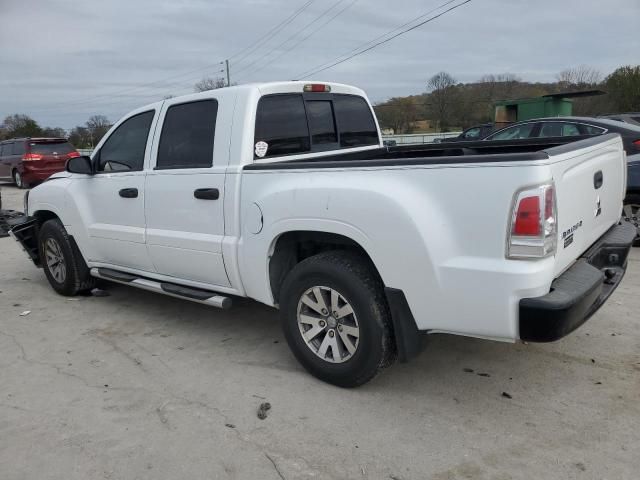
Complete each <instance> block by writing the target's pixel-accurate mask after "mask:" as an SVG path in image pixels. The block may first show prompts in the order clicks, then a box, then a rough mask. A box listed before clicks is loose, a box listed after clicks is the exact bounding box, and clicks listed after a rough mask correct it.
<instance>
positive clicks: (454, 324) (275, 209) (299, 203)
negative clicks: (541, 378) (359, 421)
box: [238, 162, 553, 340]
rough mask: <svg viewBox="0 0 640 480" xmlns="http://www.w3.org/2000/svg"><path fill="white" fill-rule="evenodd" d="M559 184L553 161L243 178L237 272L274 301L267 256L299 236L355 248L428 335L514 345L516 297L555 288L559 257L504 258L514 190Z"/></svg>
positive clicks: (253, 290) (255, 292)
mask: <svg viewBox="0 0 640 480" xmlns="http://www.w3.org/2000/svg"><path fill="white" fill-rule="evenodd" d="M550 179H551V171H550V169H549V167H548V166H545V165H540V164H538V163H536V162H531V163H529V164H523V163H522V162H519V163H517V164H493V165H491V164H475V165H474V164H467V165H465V164H460V165H455V166H453V165H451V166H447V167H443V166H441V165H440V166H411V167H385V168H382V167H375V168H343V169H339V168H338V169H336V168H334V169H305V170H263V171H261V170H249V171H245V172H244V173H243V174H242V187H241V188H242V193H241V218H242V219H243V220H246V219H249V218H251V215H252V211H253V210H254V209H255V207H254V204H256V205H258V206H259V208H260V210H261V211H262V216H263V223H264V225H263V228H262V231H261V232H260V233H257V234H253V233H251V229H250V225H245V224H244V223H242V234H241V239H240V245H239V257H238V258H239V268H240V272H241V276H242V279H243V284H244V287H245V290H246V293H247V295H248V296H250V297H253V298H255V299H257V300H259V301H262V302H264V303H267V304H273V298H272V296H271V291H270V287H269V275H268V263H269V255H270V253H271V251H272V248H273V246H274V244H275V241H276V240H277V238H278V237H279V236H280V235H281V234H282V233H284V232H287V231H295V230H308V231H324V232H331V233H337V234H341V235H345V236H347V237H350V238H352V239H353V240H354V241H356V242H358V243H359V244H360V245H361V246H362V247H363V248H364V250H365V251H366V252H367V253H368V255H369V256H370V257H371V259H372V260H373V262H374V263H375V265H376V267H377V269H378V271H379V273H380V275H381V277H382V279H383V281H384V283H385V285H386V286H388V287H394V288H399V289H401V290H403V291H404V292H405V295H406V297H407V300H408V302H409V305H410V307H411V309H412V312H413V313H414V316H415V319H416V322H417V324H418V327H419V328H420V329H422V330H432V331H444V332H454V333H462V334H466V335H473V336H480V337H488V338H496V339H503V340H504V339H507V340H509V339H515V338H517V333H518V332H517V326H516V323H517V322H516V318H517V315H516V313H517V312H516V309H517V302H518V300H519V298H520V297H523V296H537V295H542V294H544V293H547V292H548V288H549V285H550V283H551V281H552V271H553V258H550V259H546V260H543V261H538V262H522V261H511V260H505V241H506V228H507V221H508V218H509V211H510V208H511V203H512V199H513V194H514V192H515V191H516V190H517V189H518V188H520V187H522V186H524V184H532V183H542V182H545V181H549V180H550Z"/></svg>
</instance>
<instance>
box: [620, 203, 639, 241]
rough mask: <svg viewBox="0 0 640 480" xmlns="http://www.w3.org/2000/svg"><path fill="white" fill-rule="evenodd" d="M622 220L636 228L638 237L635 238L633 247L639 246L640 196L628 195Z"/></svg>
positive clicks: (623, 208)
mask: <svg viewBox="0 0 640 480" xmlns="http://www.w3.org/2000/svg"><path fill="white" fill-rule="evenodd" d="M622 219H623V220H624V221H626V222H629V223H631V224H632V225H634V226H635V227H636V229H637V231H638V234H639V237H636V240H635V242H634V243H633V245H634V246H636V247H638V246H640V195H629V196H627V198H625V200H624V206H623V207H622Z"/></svg>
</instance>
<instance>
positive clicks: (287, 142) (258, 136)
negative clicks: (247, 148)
mask: <svg viewBox="0 0 640 480" xmlns="http://www.w3.org/2000/svg"><path fill="white" fill-rule="evenodd" d="M265 143H266V145H267V147H266V149H264V148H260V147H264V144H265ZM257 144H259V145H257ZM254 145H256V148H255V151H254V153H255V157H256V158H263V157H273V156H278V155H289V154H293V153H305V152H308V151H310V149H311V145H310V143H309V127H308V126H307V117H306V114H305V109H304V101H303V100H302V95H299V94H290V95H289V94H285V95H270V96H266V97H262V98H261V99H260V101H259V102H258V109H257V112H256V130H255V138H254ZM265 150H266V151H265Z"/></svg>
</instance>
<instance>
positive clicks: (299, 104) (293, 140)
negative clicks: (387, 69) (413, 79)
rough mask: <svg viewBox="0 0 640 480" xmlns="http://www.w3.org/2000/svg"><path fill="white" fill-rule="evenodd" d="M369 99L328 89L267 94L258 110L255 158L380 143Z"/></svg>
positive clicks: (259, 103)
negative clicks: (327, 90) (335, 92)
mask: <svg viewBox="0 0 640 480" xmlns="http://www.w3.org/2000/svg"><path fill="white" fill-rule="evenodd" d="M379 141H380V139H379V137H378V129H377V127H376V123H375V120H374V117H373V114H372V113H371V108H370V107H369V104H368V103H367V101H366V100H365V99H364V98H362V97H359V96H356V95H347V94H332V93H328V92H316V93H304V94H303V93H300V94H273V95H265V96H263V97H262V98H261V99H260V101H259V102H258V107H257V112H256V125H255V138H254V145H255V151H254V158H256V159H260V158H269V157H278V156H284V155H294V154H301V153H310V152H311V153H312V152H322V151H329V150H339V149H345V148H356V147H365V146H375V145H378V144H379Z"/></svg>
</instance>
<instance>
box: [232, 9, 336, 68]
mask: <svg viewBox="0 0 640 480" xmlns="http://www.w3.org/2000/svg"><path fill="white" fill-rule="evenodd" d="M344 1H345V0H338V1H337V2H335V3H333V4H332V5H331V6H330V7H329V8H328V9H326V10H324V11H323V12H322V13H321V14H320V15H318V16H317V17H315V18H314V19H313V20H311V21H310V22H309V23H307V24H306V25H304V26H303V27H302V28H300V29H299V30H297V31H296V32H295V33H294V34H293V35H290V36H289V37H287V38H286V39H285V40H284V41H283V42H281V43H279V44H278V45H277V46H276V47H274V48H272V49H271V52H270V53H268V54H267V55H266V56H264V57H261V58H257V59H255V60H254V61H253V62H251V63H249V64H248V65H245V66H244V67H242V68H241V69H240V70H238V71H237V72H236V74H240V73H241V72H244V71H246V70H248V69H249V68H251V67H252V66H253V65H255V64H256V63H259V62H260V61H261V60H267V63H268V58H269V57H270V56H271V54H272V53H274V52H276V51H278V50H279V49H280V47H282V46H283V45H285V44H286V43H288V42H289V41H290V40H291V39H293V38H295V37H297V36H298V35H299V34H300V33H301V32H303V31H304V30H306V29H307V28H308V27H310V26H311V25H313V24H314V23H316V22H317V21H318V20H320V19H321V18H322V17H324V16H325V15H326V14H327V13H329V12H330V11H331V10H333V9H334V8H335V7H337V6H338V5H339V4H341V3H342V2H344Z"/></svg>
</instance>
